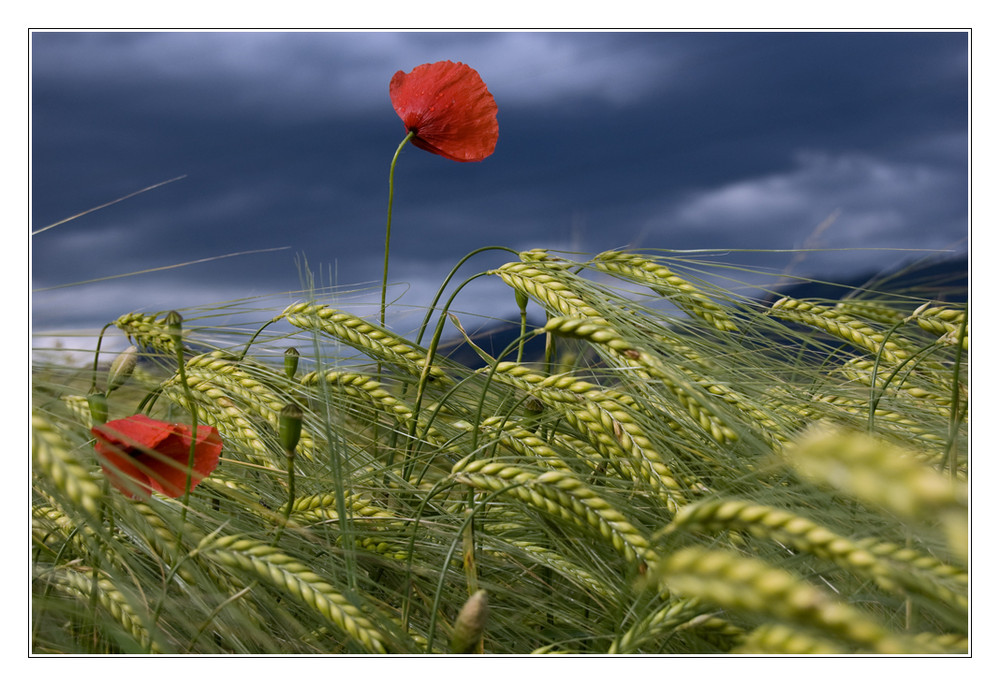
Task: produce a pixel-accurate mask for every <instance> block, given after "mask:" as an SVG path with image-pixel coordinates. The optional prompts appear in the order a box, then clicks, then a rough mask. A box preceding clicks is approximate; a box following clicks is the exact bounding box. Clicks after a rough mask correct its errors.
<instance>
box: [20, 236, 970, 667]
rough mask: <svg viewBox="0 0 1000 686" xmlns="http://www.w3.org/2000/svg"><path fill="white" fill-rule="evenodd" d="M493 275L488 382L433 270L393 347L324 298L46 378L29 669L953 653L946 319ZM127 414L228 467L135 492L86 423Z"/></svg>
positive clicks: (908, 309) (680, 286)
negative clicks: (84, 664) (505, 341)
mask: <svg viewBox="0 0 1000 686" xmlns="http://www.w3.org/2000/svg"><path fill="white" fill-rule="evenodd" d="M508 258H509V259H508ZM504 259H508V261H506V262H504V261H503V260H498V261H497V263H496V265H495V267H494V268H493V269H491V270H490V271H489V272H488V273H485V274H482V275H478V277H477V278H485V279H498V280H500V281H502V282H503V283H504V284H506V285H507V286H509V288H510V303H511V311H512V312H517V311H518V310H519V311H520V320H519V321H518V320H517V318H516V317H515V320H514V322H513V324H514V325H520V327H521V336H520V337H519V338H518V339H517V340H516V341H515V342H514V343H512V344H511V345H510V346H509V348H508V349H507V350H504V351H501V352H497V351H494V352H493V354H492V355H491V353H490V352H488V351H486V350H484V349H481V348H476V347H475V343H474V341H473V340H472V339H471V338H470V341H469V343H470V345H472V346H473V347H474V349H476V350H478V352H479V358H480V359H479V363H478V364H475V365H463V364H461V363H459V362H457V361H455V360H454V359H452V358H450V357H447V356H444V355H442V354H440V353H439V352H438V347H439V346H441V345H442V343H443V341H445V340H447V339H452V338H454V337H455V336H459V335H461V334H462V332H464V330H465V327H464V324H463V322H464V321H465V320H466V314H463V313H455V312H452V311H451V308H450V303H451V298H453V297H454V296H455V295H456V294H457V293H459V292H460V291H461V288H462V287H463V285H464V284H456V283H455V282H453V281H452V280H450V279H449V280H445V282H444V283H443V285H442V287H441V291H440V292H439V297H438V298H437V299H436V300H435V301H434V302H433V303H431V304H429V305H428V306H427V309H426V318H425V320H424V322H423V325H422V326H420V327H419V329H416V330H414V331H412V332H410V333H408V334H406V335H402V334H399V333H394V332H392V331H390V330H388V329H386V328H384V327H383V326H381V325H379V324H377V323H375V322H376V321H377V317H376V316H374V315H375V314H377V310H376V309H374V308H372V309H371V312H372V313H373V315H372V316H366V317H362V316H358V315H356V314H351V313H349V312H347V311H343V310H340V309H337V308H336V307H335V306H334V305H333V304H331V303H332V302H334V301H335V300H336V299H335V298H333V297H330V298H326V297H324V296H332V295H333V294H332V293H329V292H324V291H322V290H317V291H314V292H313V291H303V292H302V293H299V294H296V297H294V298H290V299H289V304H288V306H287V307H285V308H284V309H283V310H281V311H261V310H260V309H259V308H258V307H255V306H254V303H253V302H247V303H228V304H223V305H218V306H206V307H204V308H197V309H189V310H182V311H180V312H174V313H166V312H160V313H143V312H134V313H122V315H121V316H120V317H119V318H118V319H117V320H115V321H114V322H111V323H110V324H109V326H108V327H106V328H105V330H104V331H103V335H102V340H103V341H111V340H112V339H115V340H117V341H119V342H121V341H123V340H124V339H128V343H130V344H132V345H134V350H132V351H130V352H129V353H126V355H130V354H134V357H133V358H131V359H123V360H121V361H119V362H118V363H117V364H116V365H115V366H114V367H113V368H112V369H111V370H108V369H106V368H105V365H100V366H98V365H96V363H95V364H94V365H91V364H85V365H79V364H68V363H65V362H59V361H57V360H56V359H55V358H53V357H47V356H43V355H37V354H36V356H35V357H36V361H35V363H34V368H33V370H32V384H33V388H32V426H31V436H32V445H31V450H32V483H31V489H32V492H31V527H32V532H31V533H32V544H31V551H30V554H31V585H32V589H31V593H32V600H31V615H32V622H31V651H32V652H33V653H34V654H111V653H161V654H163V653H165V654H362V653H363V654H378V653H397V654H398V653H405V654H414V653H431V654H453V653H487V654H669V653H674V654H714V653H743V654H748V653H755V654H761V653H764V654H811V653H882V654H904V653H905V654H948V653H951V654H965V653H967V652H968V640H969V633H968V609H969V608H968V597H969V596H968V559H969V551H968V543H967V541H968V528H969V521H968V508H967V486H968V479H967V476H968V424H967V411H968V344H969V334H970V331H969V324H968V318H967V315H966V311H967V308H966V306H965V305H964V304H956V303H954V302H952V303H946V302H944V301H938V300H934V299H932V298H928V297H926V294H923V293H919V292H909V291H906V292H892V291H889V290H883V289H881V288H879V287H871V288H868V289H859V290H857V291H855V292H853V293H852V294H851V295H850V296H849V297H845V298H842V299H839V300H834V301H823V300H817V299H793V298H788V297H780V294H775V296H774V297H768V298H762V297H761V296H760V295H759V294H758V295H756V296H754V297H748V296H744V295H739V294H737V290H738V289H735V288H733V289H727V288H725V287H723V286H719V285H715V283H714V282H713V281H712V280H709V279H707V278H704V272H703V271H701V270H700V269H699V264H698V262H697V260H693V259H681V258H679V257H677V256H676V255H672V254H670V253H655V252H650V253H642V254H639V253H630V252H618V251H614V252H606V253H602V254H599V255H591V256H581V255H571V254H556V253H552V252H548V251H545V250H531V251H526V252H521V253H515V254H508V255H507V258H504ZM733 273H734V274H738V270H735V269H734V270H733ZM466 283H467V282H466ZM529 311H530V312H538V313H539V314H540V316H542V320H541V323H539V324H531V323H529V319H528V316H527V315H528V312H529ZM220 321H224V322H225V324H223V325H220V324H217V322H220ZM470 336H471V333H470ZM531 341H534V342H535V343H537V342H538V341H544V348H543V349H544V354H543V355H539V356H534V355H528V354H527V353H526V352H525V350H526V348H527V344H528V343H529V342H531ZM121 347H124V346H119V347H118V348H116V349H120V348H121ZM39 352H44V351H36V353H39ZM96 353H97V351H96V350H94V351H92V354H94V356H95V360H96ZM136 360H137V361H138V363H137V364H134V363H135V362H136ZM133 364H134V369H133ZM109 377H110V378H109ZM136 414H143V415H146V416H148V417H151V418H156V419H158V420H162V421H164V422H175V423H177V424H180V425H185V426H186V427H188V428H190V427H191V426H192V425H193V424H197V425H201V426H208V427H214V428H215V429H216V430H217V432H218V435H219V437H220V438H221V441H222V452H221V457H220V458H219V460H218V465H217V466H216V467H214V469H213V470H212V471H211V473H210V474H207V475H205V477H204V478H203V479H202V480H201V481H200V483H198V484H197V487H195V488H189V489H185V493H184V495H183V496H181V497H169V496H167V495H164V494H162V493H156V492H154V493H153V494H152V495H149V496H147V497H129V495H127V494H126V493H124V492H122V491H121V490H120V489H119V488H117V487H115V486H114V485H113V484H112V483H111V482H110V480H109V479H108V478H107V465H104V466H103V467H102V463H101V462H100V455H99V453H98V452H97V451H95V447H94V443H95V434H94V433H93V432H92V427H94V426H95V425H101V424H103V423H104V422H106V421H107V420H108V419H111V420H115V419H120V418H123V417H127V416H130V415H136ZM193 454H194V449H193V448H192V455H193ZM188 477H189V479H190V473H189V474H188ZM181 483H182V484H183V480H182V481H181ZM191 483H193V482H192V481H189V483H188V485H190V484H191Z"/></svg>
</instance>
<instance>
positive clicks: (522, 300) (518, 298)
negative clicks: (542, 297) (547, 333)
mask: <svg viewBox="0 0 1000 686" xmlns="http://www.w3.org/2000/svg"><path fill="white" fill-rule="evenodd" d="M514 302H516V303H517V308H518V309H519V310H520V311H521V312H524V311H525V310H526V309H527V308H528V294H527V293H525V292H524V291H522V290H521V289H520V288H515V289H514Z"/></svg>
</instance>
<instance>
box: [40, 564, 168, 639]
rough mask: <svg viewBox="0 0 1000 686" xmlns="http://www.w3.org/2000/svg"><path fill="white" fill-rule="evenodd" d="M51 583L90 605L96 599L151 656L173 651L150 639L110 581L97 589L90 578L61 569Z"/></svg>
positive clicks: (98, 585) (98, 582)
mask: <svg viewBox="0 0 1000 686" xmlns="http://www.w3.org/2000/svg"><path fill="white" fill-rule="evenodd" d="M49 581H50V582H51V583H52V584H53V585H54V586H55V587H56V588H59V589H60V590H62V591H64V592H67V593H69V594H71V595H74V596H76V597H78V598H79V599H80V600H81V601H82V602H84V603H89V602H90V600H91V598H92V597H94V598H96V600H97V603H98V604H99V605H100V606H101V607H103V608H104V609H105V610H107V612H108V613H109V614H110V615H111V616H112V617H113V618H114V620H115V621H116V622H118V623H119V624H120V625H121V626H122V628H123V629H125V631H127V632H128V633H129V634H131V635H132V637H133V638H134V639H135V640H136V642H137V643H138V644H139V645H140V646H141V647H142V649H143V650H147V651H149V652H152V653H166V652H170V651H168V650H165V649H164V648H163V646H161V645H159V644H158V643H156V641H154V640H153V639H152V638H150V635H149V631H148V629H146V627H145V626H144V625H143V621H142V619H140V617H139V615H138V614H137V613H136V612H135V610H133V609H132V607H131V605H129V603H128V601H127V600H126V599H125V596H124V595H123V594H122V593H121V591H119V590H118V589H117V588H116V587H115V584H114V583H112V581H111V580H110V579H107V578H103V577H102V578H99V579H98V580H97V587H96V589H95V588H94V583H93V582H94V579H93V577H92V576H91V575H89V574H83V573H81V572H77V571H74V570H72V569H60V570H58V571H57V572H55V573H54V574H53V575H52V577H51V578H49Z"/></svg>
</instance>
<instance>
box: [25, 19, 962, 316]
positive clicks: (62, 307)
mask: <svg viewBox="0 0 1000 686" xmlns="http://www.w3.org/2000/svg"><path fill="white" fill-rule="evenodd" d="M31 47H32V53H31V69H32V80H31V85H32V119H31V123H32V131H31V134H32V168H31V180H32V211H33V217H32V227H31V228H32V230H35V231H37V230H38V229H41V228H43V227H46V226H49V225H50V224H53V223H55V222H58V221H60V220H62V219H65V218H66V217H70V216H73V215H75V214H77V213H80V212H83V211H85V210H88V209H90V208H93V207H97V206H99V205H102V204H104V203H108V202H110V201H112V200H115V199H117V198H120V197H121V196H124V195H126V194H129V193H132V192H134V191H137V190H139V189H141V188H144V187H146V186H149V185H152V184H155V183H158V182H162V181H166V180H168V179H172V178H174V177H178V176H184V177H185V178H183V179H182V180H179V181H176V182H173V183H170V184H168V185H165V186H162V187H160V188H157V189H155V190H152V191H149V192H147V193H143V194H141V195H138V196H136V197H133V198H130V199H128V200H125V201H123V202H120V203H117V204H115V205H113V206H111V207H108V208H105V209H102V210H100V211H97V212H93V213H90V214H88V215H86V216H84V217H81V218H78V219H74V220H73V221H70V222H68V223H65V224H62V225H60V226H57V227H55V228H52V229H49V230H47V231H44V232H42V233H38V234H37V235H35V236H34V237H33V238H32V253H33V254H32V269H33V283H32V287H33V289H34V295H33V303H32V314H33V328H34V329H35V331H36V332H44V331H50V330H69V329H90V330H96V329H100V327H101V326H103V325H104V324H105V323H106V322H108V321H110V320H112V319H114V318H115V317H117V316H118V315H120V314H124V313H126V312H129V311H133V310H134V311H143V312H157V311H161V310H169V309H181V308H187V307H194V306H200V305H207V304H210V303H215V302H222V301H231V300H237V299H242V298H247V297H262V296H272V297H269V298H266V299H262V300H260V301H258V302H257V303H256V304H255V305H254V306H261V307H268V308H271V307H273V308H274V310H273V311H268V312H267V313H266V314H262V315H261V316H260V317H259V321H263V320H264V319H266V318H268V317H269V316H271V315H272V314H276V313H277V312H278V311H280V308H282V307H284V306H285V305H287V304H289V303H290V302H292V301H293V300H296V299H300V298H301V295H299V294H296V293H292V292H295V291H299V290H300V289H301V288H302V285H303V284H302V278H301V270H300V265H301V264H302V260H303V259H305V260H306V261H307V262H308V266H309V268H310V269H312V270H313V271H317V272H318V271H322V274H323V275H322V276H317V280H318V281H319V282H320V283H321V284H322V285H329V283H330V282H331V281H333V282H335V283H336V284H338V285H351V284H362V285H363V286H364V287H365V290H364V291H363V292H362V293H360V294H359V295H357V296H354V297H347V296H345V297H344V299H343V302H340V303H338V304H340V305H342V306H344V307H345V309H350V310H352V311H356V312H358V313H359V314H362V315H364V316H369V317H371V318H372V319H373V320H374V319H376V318H377V309H378V283H379V281H380V279H381V269H382V255H383V247H384V243H383V241H384V237H385V214H386V202H387V195H388V170H389V163H390V160H391V158H392V154H393V152H394V151H395V149H396V146H397V145H398V143H399V141H400V140H402V138H403V136H404V135H405V131H404V129H403V125H402V122H401V121H400V120H399V118H398V117H397V116H396V114H395V112H394V111H393V109H392V106H391V104H390V102H389V93H388V86H389V80H390V78H391V77H392V75H393V74H394V73H395V72H396V71H397V70H401V69H402V70H404V71H409V70H410V69H412V68H413V67H414V66H416V65H418V64H422V63H425V62H434V61H437V60H453V61H460V62H465V63H467V64H469V65H471V66H473V67H474V68H475V69H476V70H478V71H479V73H480V74H481V75H482V77H483V79H484V80H485V82H486V84H487V86H488V88H489V90H490V91H491V92H492V93H493V95H494V97H495V98H496V101H497V105H498V107H499V117H498V119H499V124H500V138H499V142H498V144H497V148H496V152H495V153H494V154H493V155H492V156H491V157H489V158H487V159H486V160H484V161H483V162H480V163H469V164H462V163H456V162H451V161H449V160H446V159H444V158H441V157H437V156H435V155H432V154H430V153H427V152H424V151H422V150H419V149H417V148H415V147H412V146H409V147H408V148H406V149H405V151H404V153H403V155H402V156H401V158H400V161H399V163H398V166H397V171H396V202H395V206H394V210H393V236H392V253H391V255H392V257H391V263H390V280H391V281H393V282H395V283H397V284H399V285H398V286H396V287H395V288H393V290H392V291H391V297H395V298H399V299H400V304H399V305H398V306H397V307H396V308H395V310H394V312H395V316H391V317H390V319H391V321H392V322H393V323H394V325H395V326H396V328H399V329H401V330H404V331H406V330H410V329H412V327H414V326H416V325H417V324H418V323H419V317H418V318H416V319H414V318H413V317H409V318H407V317H404V316H401V315H403V314H404V313H406V312H408V311H413V310H412V309H411V310H408V309H407V307H408V306H409V307H410V308H420V307H422V306H424V305H426V304H428V303H429V301H430V298H431V297H432V295H433V293H434V291H435V290H436V289H437V287H438V286H439V285H440V283H441V281H442V279H443V278H444V277H445V276H446V275H447V273H448V271H449V270H450V269H451V267H452V266H453V265H454V264H455V263H456V262H457V261H458V260H459V259H461V258H462V257H463V256H464V255H465V254H466V253H468V252H470V251H472V250H475V249H477V248H480V247H484V246H489V245H502V246H508V247H510V248H513V249H515V250H524V249H528V248H536V247H543V248H550V249H555V250H574V251H580V252H583V253H587V254H593V253H596V252H600V251H603V250H608V249H613V248H619V247H624V246H629V247H632V248H636V249H647V250H657V249H677V250H693V249H731V250H734V251H735V250H757V249H764V250H787V249H794V248H803V247H809V248H823V249H843V248H848V249H851V250H849V251H847V252H837V251H826V252H811V253H807V254H803V255H800V256H799V257H798V258H794V257H793V256H790V255H789V254H785V253H781V254H775V253H770V254H768V253H754V252H733V253H730V254H729V255H726V256H725V257H724V258H723V259H725V260H726V261H727V262H737V263H740V264H747V265H764V266H767V267H770V268H776V269H781V268H783V267H784V266H787V265H788V264H790V263H793V262H794V264H793V271H795V272H796V273H798V274H801V275H805V276H822V277H836V276H838V275H844V276H845V277H846V276H847V275H850V274H851V273H854V272H857V271H860V270H865V269H873V268H888V267H891V266H892V265H896V264H900V263H902V262H904V261H905V260H906V259H910V258H914V257H917V256H921V255H926V254H930V253H903V252H883V251H878V250H874V249H875V248H896V249H903V248H905V249H918V250H925V251H935V250H952V251H954V253H953V254H958V255H962V254H964V253H965V252H966V250H967V240H966V239H967V231H968V204H967V194H968V174H967V169H968V128H967V123H968V111H967V104H968V34H966V33H965V32H950V33H949V32H944V33H941V32H938V33H926V32H925V33H815V32H813V33H743V32H735V33H34V34H33V36H32V41H31ZM831 220H832V221H831ZM821 226H825V230H824V231H822V232H821V233H819V234H818V235H817V233H816V230H817V227H821ZM273 248H287V249H284V250H270V249H273ZM245 251H268V252H258V253H255V254H249V255H243V256H236V257H230V258H227V259H222V260H212V261H205V262H200V263H197V264H194V265H191V266H185V267H180V268H177V269H171V270H164V271H157V272H152V273H149V274H144V275H139V276H129V277H124V278H118V279H110V280H102V281H97V282H95V283H92V284H88V285H78V286H73V287H69V288H54V287H56V286H60V285H64V284H72V283H77V282H82V281H90V280H94V279H103V278H104V277H109V276H115V275H119V274H128V273H132V272H137V271H141V270H149V269H155V268H157V267H163V266H167V265H172V264H177V263H183V262H191V261H196V260H204V259H205V258H211V257H214V256H218V255H225V254H230V253H239V252H245ZM510 259H511V256H509V255H508V254H506V253H500V252H492V253H486V254H485V255H483V256H482V257H481V259H480V260H478V261H476V263H475V265H474V268H473V269H471V271H469V272H468V273H470V274H471V273H474V271H476V270H480V269H488V268H491V267H495V266H498V265H499V264H502V263H503V262H506V261H509V260H510ZM748 278H751V280H752V279H753V278H756V277H748ZM760 280H761V281H762V282H763V281H766V280H767V279H766V278H764V277H760ZM404 285H405V286H404ZM404 288H405V289H406V290H404ZM506 293H507V288H506V286H503V285H502V283H500V282H499V280H498V279H496V278H495V277H494V278H493V279H490V280H480V281H477V282H476V286H475V287H473V288H471V289H470V291H469V297H468V298H467V299H466V300H464V301H460V304H462V305H463V306H464V309H467V310H474V311H477V312H480V313H488V314H491V315H497V316H503V315H507V314H512V313H513V312H514V306H513V299H512V298H511V297H509V296H507V295H506ZM496 294H500V295H501V296H503V297H502V302H501V303H500V304H496V303H494V302H492V301H491V298H493V297H494V296H495V295H496ZM505 308H507V309H509V311H504V310H505Z"/></svg>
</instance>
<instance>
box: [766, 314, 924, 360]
mask: <svg viewBox="0 0 1000 686" xmlns="http://www.w3.org/2000/svg"><path fill="white" fill-rule="evenodd" d="M770 312H771V313H772V314H773V315H774V316H776V317H779V318H781V319H786V320H789V321H793V322H799V323H801V324H806V325H809V326H813V327H815V328H818V329H821V330H823V331H825V332H827V333H829V334H831V335H833V336H836V337H837V338H840V339H841V340H844V341H847V342H849V343H852V344H854V345H856V346H858V347H860V348H863V349H865V350H867V351H868V352H870V353H872V354H873V355H877V354H879V353H880V351H881V357H882V361H883V362H884V363H885V364H888V365H893V366H894V365H898V364H902V363H903V362H904V361H906V360H907V359H909V358H910V357H912V353H911V352H909V351H908V350H907V349H906V348H904V347H903V346H901V345H900V344H899V343H898V342H897V341H896V340H890V339H887V338H886V336H885V334H883V333H881V332H878V331H876V330H875V329H873V328H872V327H870V326H868V325H867V324H864V323H863V322H860V321H858V320H856V319H851V318H850V317H845V316H841V315H839V314H837V313H836V312H835V311H834V310H833V309H832V308H829V307H824V306H822V305H817V304H815V303H809V302H805V301H803V300H794V299H792V298H781V299H780V300H778V301H777V302H776V303H774V304H773V305H771V309H770Z"/></svg>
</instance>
